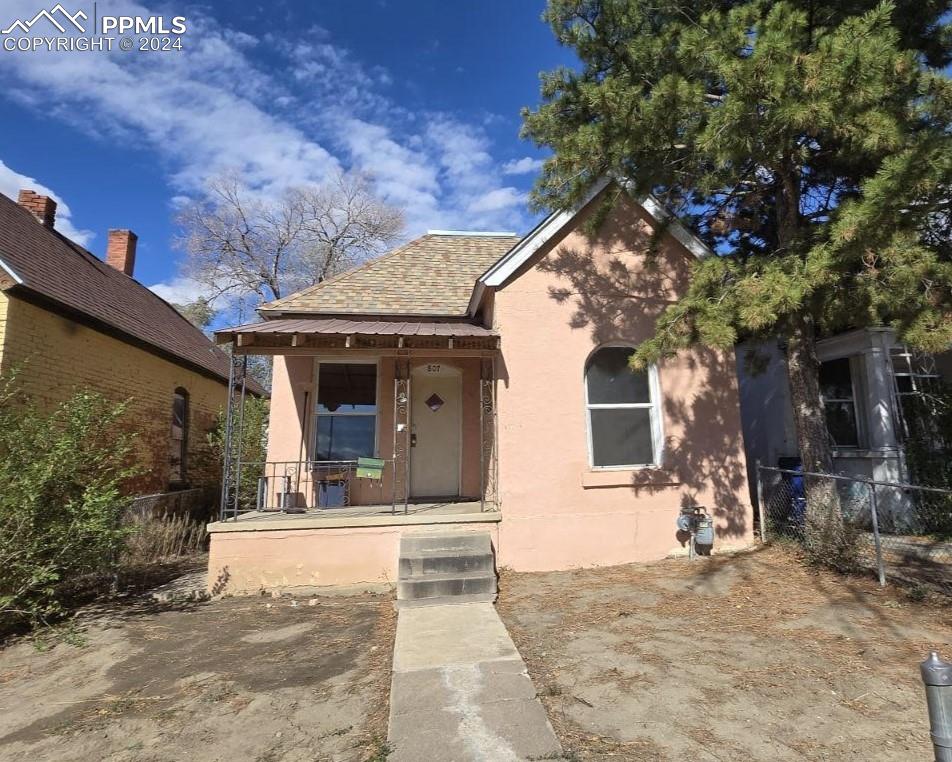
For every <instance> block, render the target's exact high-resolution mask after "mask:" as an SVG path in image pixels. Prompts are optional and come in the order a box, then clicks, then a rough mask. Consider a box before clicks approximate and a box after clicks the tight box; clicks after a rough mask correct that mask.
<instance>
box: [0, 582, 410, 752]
mask: <svg viewBox="0 0 952 762" xmlns="http://www.w3.org/2000/svg"><path fill="white" fill-rule="evenodd" d="M313 600H314V601H315V605H309V601H308V600H307V599H297V600H296V601H293V603H292V600H291V599H288V598H280V599H272V598H257V597H256V598H233V599H224V600H219V601H213V602H209V603H195V604H188V605H183V604H179V605H176V606H170V607H164V608H163V607H160V606H157V605H155V604H152V605H145V604H142V603H138V604H130V605H126V606H111V607H110V608H108V609H106V610H104V611H102V612H99V613H98V614H95V615H90V616H88V617H86V618H85V619H84V620H83V629H84V633H83V638H84V640H85V645H83V646H81V647H76V646H73V645H68V644H66V643H59V644H58V645H56V646H55V647H54V648H52V649H50V650H47V651H42V652H41V651H38V650H37V648H36V647H35V645H34V644H33V643H32V642H31V641H26V640H24V641H21V642H19V643H16V644H13V645H11V646H8V647H7V648H6V649H4V650H2V651H0V759H3V760H14V759H29V760H31V761H32V762H43V761H45V760H110V762H113V761H115V762H118V761H120V760H135V761H136V762H146V761H147V762H153V761H155V762H158V761H159V760H162V761H165V760H169V761H170V762H171V761H172V760H175V761H176V762H178V760H185V759H188V760H198V761H201V762H212V761H213V760H223V761H227V762H239V761H242V762H243V761H244V760H260V761H261V762H265V761H266V760H267V761H271V760H274V761H275V762H277V760H282V761H288V762H295V761H297V760H308V761H309V762H313V760H370V759H374V760H376V759H383V758H384V756H385V739H386V734H387V711H388V704H387V702H388V694H389V689H390V662H391V649H392V645H393V628H394V623H395V614H394V611H393V605H392V602H391V600H390V598H389V597H388V596H387V597H385V596H373V595H364V596H357V597H346V598H318V599H313Z"/></svg>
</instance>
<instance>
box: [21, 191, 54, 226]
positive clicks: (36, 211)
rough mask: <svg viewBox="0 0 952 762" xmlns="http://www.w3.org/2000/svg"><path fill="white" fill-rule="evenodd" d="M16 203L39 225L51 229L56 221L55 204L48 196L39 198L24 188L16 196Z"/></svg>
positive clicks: (35, 193) (37, 194) (34, 192)
mask: <svg viewBox="0 0 952 762" xmlns="http://www.w3.org/2000/svg"><path fill="white" fill-rule="evenodd" d="M17 203H18V204H19V205H20V206H22V207H23V208H24V209H26V210H27V211H28V212H30V213H32V214H33V216H34V217H36V219H37V220H39V222H40V224H41V225H45V226H46V227H48V228H52V227H53V223H54V222H55V220H56V202H55V201H54V200H53V199H51V198H50V197H49V196H41V195H40V194H39V193H37V192H36V191H32V190H27V189H26V188H24V189H23V190H21V191H20V195H19V196H17Z"/></svg>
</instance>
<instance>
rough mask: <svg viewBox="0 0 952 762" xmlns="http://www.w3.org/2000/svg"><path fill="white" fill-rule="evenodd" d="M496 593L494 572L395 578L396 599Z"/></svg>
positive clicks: (409, 599)
mask: <svg viewBox="0 0 952 762" xmlns="http://www.w3.org/2000/svg"><path fill="white" fill-rule="evenodd" d="M487 593H488V594H492V595H495V593H496V574H495V572H485V571H473V572H455V573H450V574H424V575H422V576H419V577H410V578H408V579H399V580H397V600H400V601H415V600H420V599H421V598H440V597H446V596H460V595H480V594H487Z"/></svg>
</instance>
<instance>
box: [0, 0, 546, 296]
mask: <svg viewBox="0 0 952 762" xmlns="http://www.w3.org/2000/svg"><path fill="white" fill-rule="evenodd" d="M32 3H33V0H13V1H12V2H7V3H6V4H5V10H8V11H9V13H10V14H11V15H12V16H14V17H16V16H17V15H22V14H24V13H29V11H30V9H31V8H32V7H33V5H32ZM193 8H194V6H193ZM110 13H113V14H116V15H145V16H148V15H153V12H152V11H150V10H149V9H147V8H145V7H144V6H142V5H139V4H137V3H134V2H128V1H124V0H117V2H115V3H112V4H110ZM188 23H189V30H188V32H186V34H185V35H184V38H183V48H184V50H183V51H181V52H178V53H168V54H161V55H159V54H151V55H150V54H136V53H129V52H122V51H118V50H116V51H114V52H112V53H101V54H100V53H82V54H79V53H77V54H69V53H67V54H64V53H53V54H49V53H46V52H43V51H42V50H39V51H36V52H32V53H24V54H19V53H17V54H12V55H7V56H4V57H3V58H2V60H0V68H2V69H3V70H4V85H5V88H6V90H5V92H6V93H7V95H8V96H9V97H13V98H17V99H19V100H20V102H22V103H25V104H29V105H32V106H33V107H35V108H37V109H38V110H43V111H44V113H47V114H49V113H53V114H54V115H55V117H56V118H60V119H63V120H66V121H68V122H69V123H70V124H71V125H72V126H73V127H74V128H76V129H78V130H83V131H85V132H86V133H87V134H90V135H95V136H97V137H99V138H103V137H104V136H105V138H106V139H109V140H114V141H117V142H121V143H126V144H132V145H135V146H136V147H138V148H148V149H150V150H151V151H152V152H153V153H154V154H155V155H156V157H157V159H158V161H160V162H161V163H162V165H163V166H165V167H167V168H168V171H169V173H170V175H171V179H172V184H173V187H174V192H175V195H176V198H179V197H184V196H194V195H196V194H198V193H200V192H201V189H202V187H203V183H204V181H205V179H206V178H207V177H208V176H209V175H212V174H215V173H217V172H220V171H222V170H224V169H228V170H237V171H238V172H239V174H240V175H241V176H242V178H243V179H244V180H245V181H246V182H247V183H248V184H249V185H251V186H252V187H254V188H256V189H257V190H259V191H261V192H263V193H271V192H278V191H280V190H282V189H284V188H286V187H288V186H292V185H300V184H308V183H320V182H322V181H324V180H325V179H326V178H327V177H328V176H329V175H330V174H332V173H335V172H337V171H339V170H340V169H342V168H343V169H350V168H355V169H359V170H362V171H365V172H368V173H369V174H370V175H371V176H372V177H373V178H374V182H375V184H376V187H377V189H378V191H379V193H380V194H381V195H382V196H383V197H384V198H385V199H387V200H388V201H389V202H391V203H393V204H395V205H399V206H401V207H403V208H405V210H406V216H407V220H408V227H409V231H408V232H409V233H411V234H415V233H418V232H421V231H422V230H424V229H426V228H439V227H454V228H456V227H459V228H469V229H474V228H492V229H500V228H509V229H517V230H518V229H524V228H525V227H526V226H527V223H528V219H527V216H526V210H525V205H524V201H525V199H524V195H523V194H521V193H520V192H519V191H518V190H516V189H515V188H513V187H509V186H505V185H503V184H502V183H501V182H500V179H501V175H502V174H503V173H505V172H506V171H507V170H506V169H505V168H502V169H501V168H500V167H499V165H498V163H497V162H496V161H495V160H494V158H493V156H492V145H491V142H490V141H489V139H488V137H487V133H486V131H485V126H484V124H483V117H482V116H478V117H474V121H473V123H467V122H465V121H463V120H462V119H461V118H460V117H459V116H455V115H447V114H440V113H431V112H425V111H422V112H413V113H411V112H408V111H407V110H406V109H404V108H403V107H402V106H401V105H400V104H399V103H397V102H395V101H394V99H393V97H392V96H391V95H390V94H389V88H390V87H391V85H392V77H391V75H390V73H389V72H387V71H386V70H385V69H383V68H381V67H378V66H372V65H364V64H363V63H362V62H361V61H359V60H357V59H356V58H355V57H354V56H353V54H352V53H351V52H350V51H349V50H347V49H346V48H344V47H341V46H339V45H336V44H335V43H334V41H333V40H332V39H331V36H330V34H329V33H328V32H327V31H326V30H324V29H321V28H320V27H314V28H312V29H309V30H305V31H303V32H300V33H298V34H296V35H293V36H291V37H286V36H282V37H279V36H277V35H270V34H264V35H262V37H261V38H260V39H257V38H255V37H252V36H250V35H248V34H244V33H240V32H236V31H232V30H229V29H228V28H227V26H226V23H227V19H222V20H215V19H210V18H208V17H206V16H202V15H200V12H199V11H197V10H190V11H189V15H188ZM265 48H266V49H267V52H268V54H269V57H268V60H266V59H264V58H263V57H262V58H261V59H258V58H256V57H255V56H256V54H257V53H258V52H259V50H263V49H265ZM275 54H276V55H278V56H279V57H281V58H280V59H279V60H278V62H277V63H275V61H274V58H273V56H274V55H275ZM523 161H524V160H523ZM530 161H531V160H530ZM509 164H513V163H512V162H510V163H509ZM509 164H507V165H506V166H509ZM517 164H518V162H517ZM173 203H175V202H174V201H173ZM160 285H163V284H160Z"/></svg>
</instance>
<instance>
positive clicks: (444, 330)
mask: <svg viewBox="0 0 952 762" xmlns="http://www.w3.org/2000/svg"><path fill="white" fill-rule="evenodd" d="M309 337H312V338H309ZM354 337H357V338H359V337H365V338H366V340H367V341H369V342H373V341H374V339H382V340H385V341H386V340H390V341H393V342H397V341H398V340H399V342H400V344H399V345H400V346H403V343H402V342H403V339H404V338H406V339H408V340H413V339H417V340H420V341H423V342H432V341H434V340H436V341H438V342H440V344H441V345H442V344H444V343H446V344H447V345H448V346H449V347H450V348H452V346H453V340H456V339H458V340H460V341H461V342H469V343H472V342H475V344H474V346H477V345H478V346H481V347H485V348H494V347H495V346H496V344H497V343H498V341H499V334H498V333H497V332H496V331H493V330H492V329H489V328H485V327H483V326H481V325H474V324H473V323H467V322H463V321H447V322H436V321H429V322H424V321H406V320H347V319H344V318H282V319H275V320H265V321H263V322H259V323H248V324H245V325H239V326H235V327H233V328H223V329H222V330H220V331H215V340H216V341H217V342H218V343H219V344H225V343H228V342H234V343H235V344H236V345H237V346H254V345H265V344H267V345H271V346H275V345H278V344H285V342H288V341H289V342H290V344H289V345H290V346H300V347H307V346H311V345H315V344H314V341H313V340H320V339H340V340H341V341H345V342H348V344H347V346H350V344H349V342H350V340H351V339H352V338H354ZM371 345H372V346H373V345H375V346H382V345H381V344H380V343H379V342H378V343H376V344H373V343H372V344H371Z"/></svg>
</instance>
